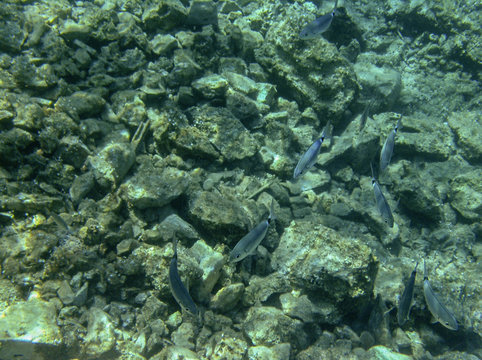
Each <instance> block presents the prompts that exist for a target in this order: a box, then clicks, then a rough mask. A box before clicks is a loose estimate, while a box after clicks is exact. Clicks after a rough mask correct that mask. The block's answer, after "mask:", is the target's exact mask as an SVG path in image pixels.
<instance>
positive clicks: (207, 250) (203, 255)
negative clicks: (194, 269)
mask: <svg viewBox="0 0 482 360" xmlns="http://www.w3.org/2000/svg"><path fill="white" fill-rule="evenodd" d="M191 253H192V254H193V255H194V257H195V258H196V260H197V261H198V262H199V267H200V268H201V269H202V271H203V274H202V277H201V279H200V282H199V285H198V287H197V288H196V292H197V298H198V299H199V300H201V301H207V300H209V296H210V293H211V290H212V289H213V288H214V285H216V282H217V281H218V279H219V276H220V275H221V268H222V266H223V265H224V256H223V255H222V254H221V253H219V252H217V251H214V250H213V249H212V248H211V247H210V246H209V245H207V244H206V243H205V242H204V241H203V240H198V241H196V243H195V244H194V245H193V246H192V248H191Z"/></svg>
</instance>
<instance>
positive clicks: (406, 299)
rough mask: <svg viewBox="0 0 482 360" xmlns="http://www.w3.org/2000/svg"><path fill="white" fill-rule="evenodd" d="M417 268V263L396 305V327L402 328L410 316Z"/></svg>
mask: <svg viewBox="0 0 482 360" xmlns="http://www.w3.org/2000/svg"><path fill="white" fill-rule="evenodd" d="M417 266H418V262H417V264H416V265H415V269H413V271H412V274H411V275H410V278H409V279H408V281H407V285H405V289H404V290H403V294H402V297H401V298H400V302H399V303H398V313H397V318H398V325H400V326H403V325H404V324H405V323H406V322H407V320H408V317H409V315H410V306H411V305H412V299H413V290H414V286H415V277H416V276H417Z"/></svg>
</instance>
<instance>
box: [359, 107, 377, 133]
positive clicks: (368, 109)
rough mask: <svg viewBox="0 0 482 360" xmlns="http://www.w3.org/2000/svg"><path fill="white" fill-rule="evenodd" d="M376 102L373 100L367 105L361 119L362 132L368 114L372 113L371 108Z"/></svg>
mask: <svg viewBox="0 0 482 360" xmlns="http://www.w3.org/2000/svg"><path fill="white" fill-rule="evenodd" d="M374 102H375V100H371V101H369V102H368V103H367V104H366V105H365V109H364V110H363V113H362V115H361V118H360V130H362V129H363V128H364V127H365V124H366V122H367V119H368V112H369V111H370V107H371V106H372V105H373V103H374Z"/></svg>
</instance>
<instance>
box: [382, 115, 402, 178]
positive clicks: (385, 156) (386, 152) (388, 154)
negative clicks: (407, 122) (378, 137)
mask: <svg viewBox="0 0 482 360" xmlns="http://www.w3.org/2000/svg"><path fill="white" fill-rule="evenodd" d="M401 127H402V117H401V116H400V118H399V119H398V121H397V125H396V126H395V129H393V130H392V131H391V132H390V134H388V137H387V140H385V144H383V147H382V152H381V153H380V171H383V170H385V169H386V168H387V166H388V164H390V160H391V159H392V154H393V147H394V146H395V136H396V135H397V131H398V129H400V128H401Z"/></svg>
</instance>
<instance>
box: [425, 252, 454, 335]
mask: <svg viewBox="0 0 482 360" xmlns="http://www.w3.org/2000/svg"><path fill="white" fill-rule="evenodd" d="M423 294H424V296H425V302H426V303H427V307H428V309H429V310H430V313H431V314H432V316H433V317H434V319H435V320H436V321H438V322H439V323H440V324H442V325H443V326H445V327H446V328H447V329H450V330H454V331H457V329H458V328H459V325H458V324H457V319H455V316H454V315H453V314H452V313H451V312H450V311H449V309H447V308H446V307H445V305H444V304H442V303H441V302H440V300H439V297H438V296H437V295H436V294H435V292H434V291H433V289H432V286H431V285H430V282H429V281H428V275H427V268H426V267H425V259H424V260H423Z"/></svg>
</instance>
